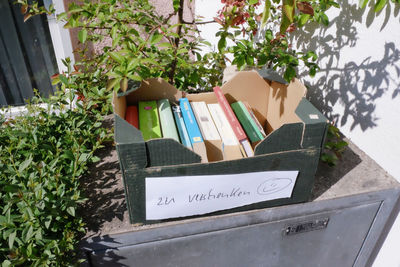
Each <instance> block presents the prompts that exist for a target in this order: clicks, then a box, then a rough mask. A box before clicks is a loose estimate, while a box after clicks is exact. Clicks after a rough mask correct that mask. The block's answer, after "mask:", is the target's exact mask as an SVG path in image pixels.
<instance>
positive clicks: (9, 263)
mask: <svg viewBox="0 0 400 267" xmlns="http://www.w3.org/2000/svg"><path fill="white" fill-rule="evenodd" d="M9 266H11V261H9V260H5V261H3V263H2V264H1V267H9Z"/></svg>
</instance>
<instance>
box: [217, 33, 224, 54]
mask: <svg viewBox="0 0 400 267" xmlns="http://www.w3.org/2000/svg"><path fill="white" fill-rule="evenodd" d="M225 47H226V38H225V36H221V38H220V39H219V41H218V50H219V51H220V52H222V51H223V50H224V49H225Z"/></svg>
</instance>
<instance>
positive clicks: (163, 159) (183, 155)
mask: <svg viewBox="0 0 400 267" xmlns="http://www.w3.org/2000/svg"><path fill="white" fill-rule="evenodd" d="M146 148H147V153H148V158H149V164H148V165H149V167H156V166H168V165H179V164H190V163H199V162H200V161H201V157H200V156H199V155H197V154H196V153H194V152H193V151H191V150H190V149H188V148H186V147H185V146H184V145H182V144H181V143H179V142H177V141H176V140H174V139H172V138H160V139H151V140H149V141H146Z"/></svg>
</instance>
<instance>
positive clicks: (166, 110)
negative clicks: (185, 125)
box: [157, 99, 180, 142]
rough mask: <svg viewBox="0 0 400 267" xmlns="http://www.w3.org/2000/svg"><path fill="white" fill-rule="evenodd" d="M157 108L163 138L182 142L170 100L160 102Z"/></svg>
mask: <svg viewBox="0 0 400 267" xmlns="http://www.w3.org/2000/svg"><path fill="white" fill-rule="evenodd" d="M157 108H158V114H159V115H160V123H161V132H162V136H163V137H164V138H172V139H175V140H176V141H177V142H180V141H179V137H178V131H177V129H176V126H175V120H174V116H173V115H172V109H171V105H170V103H169V100H168V99H161V100H158V101H157Z"/></svg>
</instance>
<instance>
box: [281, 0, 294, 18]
mask: <svg viewBox="0 0 400 267" xmlns="http://www.w3.org/2000/svg"><path fill="white" fill-rule="evenodd" d="M295 2H296V1H295V0H283V12H282V13H283V14H284V16H285V17H287V19H288V20H289V22H290V23H292V22H293V18H294V10H295Z"/></svg>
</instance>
